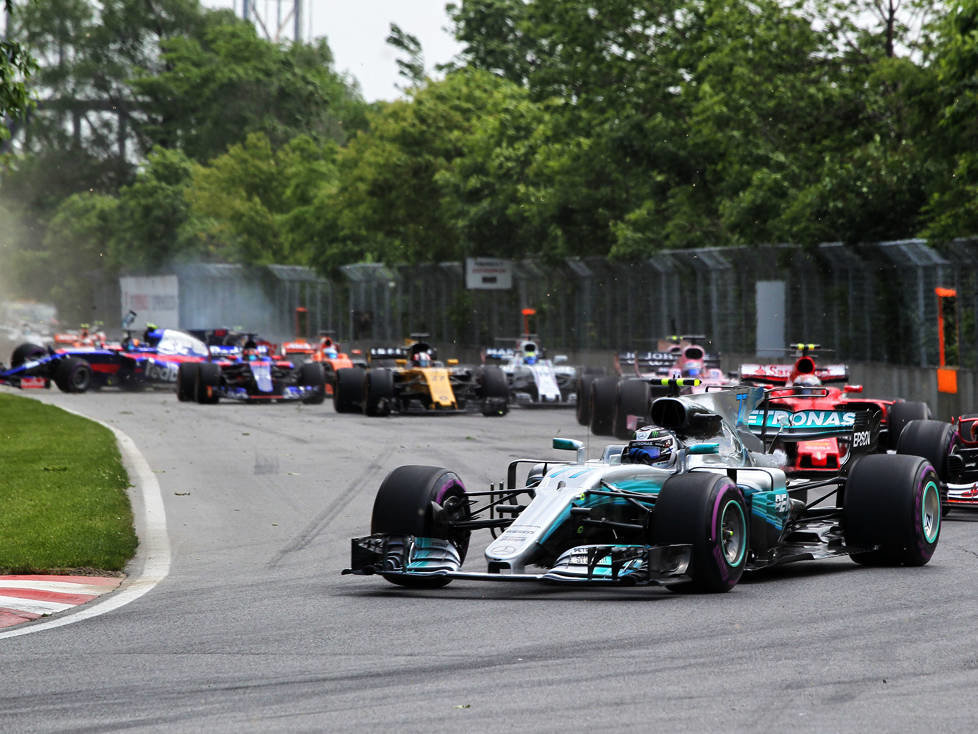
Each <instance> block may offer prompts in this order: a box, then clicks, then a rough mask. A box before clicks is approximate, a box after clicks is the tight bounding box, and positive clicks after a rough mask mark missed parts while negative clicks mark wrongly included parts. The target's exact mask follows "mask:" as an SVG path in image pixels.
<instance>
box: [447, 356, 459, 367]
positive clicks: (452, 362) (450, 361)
mask: <svg viewBox="0 0 978 734" xmlns="http://www.w3.org/2000/svg"><path fill="white" fill-rule="evenodd" d="M445 364H447V365H448V366H449V367H454V366H456V365H457V364H458V360H457V359H455V358H454V357H452V358H451V359H446V360H445Z"/></svg>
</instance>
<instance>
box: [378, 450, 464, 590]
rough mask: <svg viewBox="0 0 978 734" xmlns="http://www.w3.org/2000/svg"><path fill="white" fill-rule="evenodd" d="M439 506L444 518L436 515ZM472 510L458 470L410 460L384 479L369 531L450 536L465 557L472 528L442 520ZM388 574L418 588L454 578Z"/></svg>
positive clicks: (456, 517)
mask: <svg viewBox="0 0 978 734" xmlns="http://www.w3.org/2000/svg"><path fill="white" fill-rule="evenodd" d="M436 506H437V508H441V512H444V514H445V516H446V517H445V518H441V519H440V518H438V517H436V516H435V511H436V509H437V508H436ZM469 514H470V513H469V505H468V502H467V500H466V495H465V485H464V484H462V480H461V479H460V478H459V476H458V475H457V474H456V473H455V472H453V471H449V470H448V469H444V468H442V467H438V466H421V465H416V464H410V465H407V466H399V467H397V468H396V469H394V471H392V472H391V473H390V474H388V475H387V477H386V478H385V479H384V481H383V482H381V485H380V488H379V489H378V490H377V497H376V498H375V499H374V508H373V514H372V516H371V519H370V532H371V533H383V534H385V535H390V536H414V537H416V538H440V539H442V540H448V541H450V542H451V543H452V545H454V546H455V549H456V550H457V551H458V555H459V559H460V560H461V561H464V560H465V554H466V551H468V548H469V536H470V532H469V531H467V530H465V531H459V530H454V529H452V528H451V527H446V524H445V522H443V521H441V520H443V519H447V520H452V519H459V520H461V519H468V518H469ZM385 578H386V579H387V580H388V581H391V582H392V583H395V584H397V585H399V586H409V587H415V588H436V587H439V586H445V585H446V584H448V583H449V582H450V581H451V579H450V578H445V577H440V576H439V577H433V578H432V577H424V576H418V577H411V576H405V575H398V576H394V575H391V576H386V575H385Z"/></svg>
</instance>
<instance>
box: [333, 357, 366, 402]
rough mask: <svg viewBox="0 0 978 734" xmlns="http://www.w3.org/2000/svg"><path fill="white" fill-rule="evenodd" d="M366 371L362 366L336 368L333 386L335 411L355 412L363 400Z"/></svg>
mask: <svg viewBox="0 0 978 734" xmlns="http://www.w3.org/2000/svg"><path fill="white" fill-rule="evenodd" d="M366 379H367V372H366V370H365V369H363V367H341V368H340V369H338V370H336V385H335V386H334V387H333V410H335V411H336V412H337V413H356V412H357V411H358V410H359V409H360V401H361V400H363V388H364V382H365V381H366Z"/></svg>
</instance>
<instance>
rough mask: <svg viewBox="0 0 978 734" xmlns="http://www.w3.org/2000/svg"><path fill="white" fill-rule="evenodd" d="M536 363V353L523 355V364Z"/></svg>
mask: <svg viewBox="0 0 978 734" xmlns="http://www.w3.org/2000/svg"><path fill="white" fill-rule="evenodd" d="M536 363H537V355H535V354H527V355H526V356H525V357H523V364H536Z"/></svg>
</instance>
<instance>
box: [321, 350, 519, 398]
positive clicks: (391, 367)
mask: <svg viewBox="0 0 978 734" xmlns="http://www.w3.org/2000/svg"><path fill="white" fill-rule="evenodd" d="M421 338H422V337H421V335H415V336H414V337H412V338H411V339H410V340H408V344H406V345H405V346H395V347H377V348H374V349H371V350H369V352H368V361H367V365H368V366H367V367H366V368H363V367H349V368H345V369H340V370H338V371H337V373H336V391H335V392H334V393H333V407H334V409H335V410H336V412H337V413H353V412H362V413H363V414H364V415H368V416H386V415H390V414H391V413H457V412H474V411H478V412H481V413H482V414H483V415H485V416H499V415H505V414H506V413H507V411H508V410H509V386H508V384H507V382H506V376H505V375H504V374H503V372H502V370H500V369H499V367H498V366H496V365H481V366H478V367H471V366H465V365H460V364H459V363H458V360H457V359H449V360H446V361H445V362H442V361H441V360H439V359H438V355H437V352H436V351H435V349H434V348H433V347H432V346H431V344H429V343H428V342H426V341H420V340H416V339H421Z"/></svg>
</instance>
